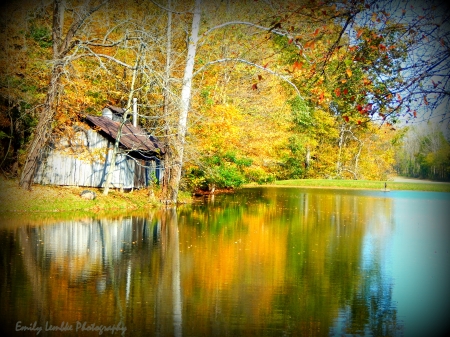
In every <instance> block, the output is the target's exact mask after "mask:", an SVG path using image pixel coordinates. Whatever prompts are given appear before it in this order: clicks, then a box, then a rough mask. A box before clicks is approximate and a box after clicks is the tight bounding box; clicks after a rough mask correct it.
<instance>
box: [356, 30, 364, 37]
mask: <svg viewBox="0 0 450 337" xmlns="http://www.w3.org/2000/svg"><path fill="white" fill-rule="evenodd" d="M363 32H364V31H363V30H362V29H359V30H357V31H356V38H357V39H359V38H360V37H361V35H362V34H363Z"/></svg>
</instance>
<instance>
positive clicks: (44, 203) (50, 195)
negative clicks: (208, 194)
mask: <svg viewBox="0 0 450 337" xmlns="http://www.w3.org/2000/svg"><path fill="white" fill-rule="evenodd" d="M86 189H87V188H84V187H73V186H71V187H66V186H42V185H34V186H33V188H32V190H31V191H26V190H23V189H21V188H19V182H18V181H17V180H11V179H5V178H3V177H0V214H1V215H3V216H5V215H13V214H20V213H28V214H30V213H44V212H45V213H59V212H71V213H68V216H70V214H73V213H74V212H76V213H77V215H80V216H81V215H86V216H91V215H94V214H95V215H103V214H105V215H111V214H114V213H123V212H126V211H134V210H144V209H147V208H154V207H158V206H159V205H160V203H159V202H158V201H157V200H158V199H157V198H150V197H149V191H148V190H147V189H141V190H135V191H132V192H120V191H118V190H110V192H109V194H108V195H107V196H104V195H103V194H102V190H101V189H97V188H89V190H91V191H94V192H95V193H96V198H95V199H94V200H86V199H83V198H82V197H81V196H80V194H81V192H82V191H83V190H86ZM182 197H183V200H182V201H184V202H185V201H187V199H189V198H190V197H189V196H187V195H182Z"/></svg>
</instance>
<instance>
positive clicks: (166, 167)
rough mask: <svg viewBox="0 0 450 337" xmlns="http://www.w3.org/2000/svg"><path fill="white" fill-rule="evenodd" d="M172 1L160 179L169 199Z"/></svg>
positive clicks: (169, 3) (168, 17)
mask: <svg viewBox="0 0 450 337" xmlns="http://www.w3.org/2000/svg"><path fill="white" fill-rule="evenodd" d="M171 7H172V3H171V0H168V1H167V8H169V11H168V12H167V44H166V69H165V74H164V88H163V95H164V103H163V104H164V120H165V124H166V125H165V137H166V138H165V147H164V176H163V180H162V199H163V200H168V199H170V197H169V196H170V195H171V194H172V193H171V192H170V191H169V181H170V176H171V172H172V170H171V166H172V165H171V146H170V145H171V144H170V139H169V125H168V123H169V120H168V117H169V104H170V98H169V94H170V91H169V85H170V83H169V82H170V67H171V54H172V12H171Z"/></svg>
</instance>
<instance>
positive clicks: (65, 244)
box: [0, 187, 450, 336]
mask: <svg viewBox="0 0 450 337" xmlns="http://www.w3.org/2000/svg"><path fill="white" fill-rule="evenodd" d="M449 207H450V194H446V193H431V192H405V191H392V192H382V191H357V190H325V189H300V188H269V187H261V188H248V189H242V190H239V191H237V192H236V193H234V194H227V195H218V196H215V197H214V198H209V199H204V200H200V201H198V202H196V203H195V204H193V205H186V206H183V207H179V208H178V209H177V210H174V209H168V210H166V211H160V210H158V211H156V210H154V211H148V212H147V213H145V214H139V215H134V216H123V217H116V218H110V219H80V220H70V221H67V220H64V221H63V220H61V221H56V222H51V221H45V223H44V222H42V223H39V222H37V223H36V222H31V221H22V222H21V223H8V221H4V223H3V224H1V227H0V254H1V262H0V280H1V284H0V308H1V318H0V332H5V333H7V335H9V336H15V335H17V336H21V335H27V336H35V335H38V336H74V335H81V336H98V335H100V333H102V335H103V336H121V335H123V336H247V335H248V336H439V334H440V333H442V335H444V333H445V332H447V331H448V327H449V324H448V323H447V322H448V320H449V313H450V296H449V285H450V264H449V249H450V237H449V233H450V231H449V227H450V224H449V221H448V219H449V217H448V215H449V214H450V209H449ZM49 222H50V223H49ZM111 329H115V330H112V331H111ZM125 329H126V330H125ZM1 335H2V336H3V335H6V334H1Z"/></svg>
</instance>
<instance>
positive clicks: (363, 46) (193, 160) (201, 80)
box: [0, 0, 450, 200]
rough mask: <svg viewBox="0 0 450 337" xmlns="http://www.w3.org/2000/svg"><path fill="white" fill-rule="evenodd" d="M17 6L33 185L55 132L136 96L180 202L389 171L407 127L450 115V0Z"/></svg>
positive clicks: (6, 42)
mask: <svg viewBox="0 0 450 337" xmlns="http://www.w3.org/2000/svg"><path fill="white" fill-rule="evenodd" d="M194 5H195V6H194ZM3 6H4V8H3V9H2V11H1V13H2V14H1V25H0V35H1V36H0V38H1V44H2V48H1V53H0V64H1V67H0V69H1V70H0V97H1V101H0V108H1V110H0V141H1V145H0V163H1V164H0V165H1V168H2V170H3V172H4V173H6V174H9V175H14V174H16V175H17V174H19V173H21V174H22V180H27V181H28V185H27V184H24V185H23V186H24V187H25V186H30V185H29V184H30V183H31V181H32V175H33V167H32V166H30V164H29V163H32V162H33V161H36V158H37V157H38V156H39V153H40V151H41V150H42V148H44V147H45V146H46V144H47V143H48V142H49V140H51V139H53V140H55V141H57V140H58V137H60V136H61V135H63V134H64V135H70V132H71V130H72V129H73V127H74V126H75V125H77V124H78V123H83V118H84V116H86V114H98V113H100V111H101V110H102V108H103V107H104V106H105V105H106V104H112V105H117V106H121V107H124V108H127V107H128V108H129V104H130V103H129V102H130V99H129V98H130V97H131V96H132V97H136V98H137V99H138V102H139V119H140V124H141V125H142V126H143V127H145V128H146V129H147V130H148V131H149V132H150V133H152V134H153V135H155V136H157V137H159V138H160V139H162V140H163V142H164V143H165V144H166V146H167V148H168V149H169V151H168V155H167V157H166V158H165V166H166V174H167V177H166V178H167V180H166V183H167V184H169V185H170V186H171V189H172V192H170V189H169V190H168V191H167V192H166V193H169V194H170V193H171V196H168V198H169V199H175V200H176V194H177V190H178V188H179V187H180V186H181V188H212V186H217V187H222V188H227V187H236V186H240V185H241V184H243V183H245V182H250V181H256V182H259V183H263V182H269V181H272V180H274V179H285V178H308V177H328V178H339V179H387V177H388V176H389V174H391V173H393V172H394V169H395V167H397V168H398V165H397V166H395V165H394V164H395V158H396V157H395V155H394V154H395V149H396V148H398V147H399V146H400V145H401V144H402V140H401V139H402V138H401V135H402V134H404V132H403V131H402V130H403V127H404V125H406V124H413V123H418V122H419V121H427V120H430V119H433V120H439V121H442V122H448V120H449V114H448V109H449V81H448V80H449V71H448V70H449V69H448V66H449V62H448V61H449V56H450V54H449V43H450V41H449V38H450V35H449V29H448V28H449V11H447V10H446V9H447V5H446V3H445V2H442V3H441V2H438V1H436V2H427V3H426V4H425V3H422V2H420V1H412V0H410V1H394V0H390V1H388V0H386V1H344V0H343V1H320V2H319V1H306V0H305V1H293V2H290V1H250V0H249V1H232V0H228V1H213V0H209V1H206V0H204V1H203V2H201V3H200V2H199V1H197V2H196V3H195V4H194V2H193V1H192V2H189V1H188V2H186V1H175V0H168V1H159V0H154V1H150V0H137V1H134V2H129V1H125V0H114V1H112V0H111V1H100V0H91V1H87V2H79V1H76V0H54V1H53V2H51V3H35V2H33V1H29V2H28V1H18V2H13V3H11V4H8V5H3ZM194 47H195V48H194ZM189 69H190V70H189ZM402 132H403V133H402ZM43 135H45V137H44V136H43ZM444 152H445V151H444ZM27 172H29V174H28V176H26V174H25V176H26V177H25V178H24V173H27ZM175 176H176V177H178V178H176V179H175V178H174V177H175ZM180 178H181V181H180ZM171 179H172V181H171ZM173 179H175V180H173Z"/></svg>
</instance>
